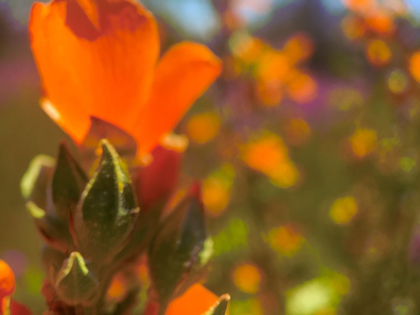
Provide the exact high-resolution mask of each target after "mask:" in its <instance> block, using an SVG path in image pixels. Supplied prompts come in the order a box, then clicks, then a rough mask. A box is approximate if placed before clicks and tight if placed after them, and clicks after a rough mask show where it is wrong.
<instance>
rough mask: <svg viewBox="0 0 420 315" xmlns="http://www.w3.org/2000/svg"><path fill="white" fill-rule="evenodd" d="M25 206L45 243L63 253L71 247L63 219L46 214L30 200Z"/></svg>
mask: <svg viewBox="0 0 420 315" xmlns="http://www.w3.org/2000/svg"><path fill="white" fill-rule="evenodd" d="M26 208H27V210H28V212H29V214H30V215H31V217H32V218H33V220H34V221H35V224H36V226H37V228H38V231H39V233H40V234H41V236H42V237H43V239H44V241H45V242H46V243H47V244H49V245H50V246H51V247H53V248H55V249H57V250H59V251H61V252H63V253H65V252H68V251H69V249H70V248H72V247H73V241H72V238H71V235H70V233H69V232H68V229H67V225H66V224H65V223H64V222H63V221H61V220H60V219H58V218H56V217H54V216H51V215H49V214H47V213H46V212H45V211H44V210H43V209H41V208H40V207H38V206H37V205H36V204H35V203H34V202H32V201H28V202H27V203H26Z"/></svg>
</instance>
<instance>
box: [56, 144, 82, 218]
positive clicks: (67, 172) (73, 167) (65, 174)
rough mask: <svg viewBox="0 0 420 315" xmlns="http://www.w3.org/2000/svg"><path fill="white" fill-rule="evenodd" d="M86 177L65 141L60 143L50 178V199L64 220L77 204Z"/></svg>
mask: <svg viewBox="0 0 420 315" xmlns="http://www.w3.org/2000/svg"><path fill="white" fill-rule="evenodd" d="M87 182H88V179H87V177H86V175H85V173H84V172H83V170H82V169H81V168H80V166H79V165H78V164H77V162H76V160H75V159H74V158H73V156H72V155H71V153H70V151H69V150H68V148H67V145H66V144H65V143H61V144H60V148H59V153H58V157H57V164H56V167H55V172H54V176H53V179H52V199H53V202H54V205H55V206H56V211H57V214H58V215H59V216H60V217H61V218H62V219H63V220H65V221H67V220H68V218H69V215H70V211H72V209H74V207H75V206H76V205H77V203H78V201H79V199H80V196H81V195H82V192H83V189H84V188H85V186H86V184H87Z"/></svg>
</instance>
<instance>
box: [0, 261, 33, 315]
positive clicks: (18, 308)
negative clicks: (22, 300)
mask: <svg viewBox="0 0 420 315" xmlns="http://www.w3.org/2000/svg"><path fill="white" fill-rule="evenodd" d="M14 292H15V274H14V273H13V270H12V269H11V268H10V267H9V265H8V264H7V263H6V262H4V261H3V260H0V315H3V314H10V315H31V314H32V313H31V311H29V310H28V309H27V308H26V307H25V306H24V305H21V304H19V303H17V302H15V301H13V300H11V296H12V294H13V293H14Z"/></svg>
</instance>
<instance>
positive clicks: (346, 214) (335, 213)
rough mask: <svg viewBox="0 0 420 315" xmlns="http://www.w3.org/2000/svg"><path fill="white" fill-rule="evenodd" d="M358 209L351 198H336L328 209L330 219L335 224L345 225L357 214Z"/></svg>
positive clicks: (354, 200)
mask: <svg viewBox="0 0 420 315" xmlns="http://www.w3.org/2000/svg"><path fill="white" fill-rule="evenodd" d="M358 210H359V208H358V205H357V202H356V199H355V198H354V197H352V196H348V197H343V198H338V199H336V200H335V201H334V203H333V204H332V206H331V209H330V217H331V219H332V220H333V221H334V222H335V223H337V224H347V223H349V222H350V221H351V219H353V217H354V216H355V215H356V214H357V212H358Z"/></svg>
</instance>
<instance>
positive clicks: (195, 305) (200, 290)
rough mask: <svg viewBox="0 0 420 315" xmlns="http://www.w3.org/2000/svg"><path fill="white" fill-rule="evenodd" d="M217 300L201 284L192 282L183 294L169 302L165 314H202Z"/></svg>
mask: <svg viewBox="0 0 420 315" xmlns="http://www.w3.org/2000/svg"><path fill="white" fill-rule="evenodd" d="M217 300H218V297H217V296H216V295H214V294H213V293H211V292H210V291H209V290H207V289H206V288H205V287H203V286H202V285H201V284H194V285H193V286H191V287H190V288H189V289H188V290H187V291H186V292H185V293H184V294H183V295H181V296H180V297H178V298H176V299H175V300H173V301H172V302H171V303H170V304H169V307H168V310H167V311H166V313H165V315H179V314H182V315H202V314H203V313H205V312H207V311H208V310H209V309H210V307H212V306H213V305H214V304H215V303H216V302H217Z"/></svg>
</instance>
